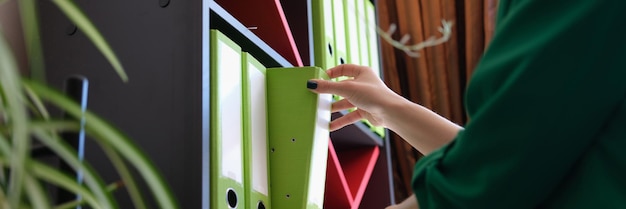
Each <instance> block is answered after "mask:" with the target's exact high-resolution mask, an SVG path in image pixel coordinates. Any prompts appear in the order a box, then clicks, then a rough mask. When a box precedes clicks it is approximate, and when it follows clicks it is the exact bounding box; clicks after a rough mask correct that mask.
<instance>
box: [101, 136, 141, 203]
mask: <svg viewBox="0 0 626 209" xmlns="http://www.w3.org/2000/svg"><path fill="white" fill-rule="evenodd" d="M98 144H100V147H102V150H103V151H104V153H105V154H106V155H107V157H109V159H110V160H111V163H112V164H113V166H114V167H115V169H116V170H117V172H118V173H119V174H120V177H122V181H124V182H125V183H126V188H127V190H128V194H129V195H130V198H131V200H132V201H133V204H134V205H135V209H146V203H145V202H144V200H143V198H142V197H141V193H140V192H139V189H138V187H137V183H135V179H134V178H133V175H131V174H130V171H129V170H128V167H126V163H124V159H122V157H120V155H119V154H118V153H117V152H116V151H115V149H113V148H112V147H111V146H110V145H109V144H107V143H104V142H100V141H99V143H98Z"/></svg>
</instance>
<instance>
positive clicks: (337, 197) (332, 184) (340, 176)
mask: <svg viewBox="0 0 626 209" xmlns="http://www.w3.org/2000/svg"><path fill="white" fill-rule="evenodd" d="M328 149H329V150H328V168H327V174H326V189H325V191H326V193H325V199H324V207H325V208H352V209H357V208H359V206H360V205H361V200H362V199H363V196H364V194H365V191H366V188H367V187H368V183H369V181H370V178H371V176H372V173H373V172H374V167H375V165H376V162H377V160H378V158H379V155H380V151H379V147H378V146H372V147H360V148H356V149H350V150H344V151H338V150H336V149H335V148H334V146H333V143H332V141H331V142H330V143H329V146H328Z"/></svg>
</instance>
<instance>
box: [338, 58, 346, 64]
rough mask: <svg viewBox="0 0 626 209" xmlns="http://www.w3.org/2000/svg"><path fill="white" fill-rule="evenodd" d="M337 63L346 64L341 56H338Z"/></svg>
mask: <svg viewBox="0 0 626 209" xmlns="http://www.w3.org/2000/svg"><path fill="white" fill-rule="evenodd" d="M339 63H341V64H342V65H343V64H346V61H345V60H343V57H342V58H339Z"/></svg>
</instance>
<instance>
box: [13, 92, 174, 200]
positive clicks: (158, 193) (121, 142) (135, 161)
mask: <svg viewBox="0 0 626 209" xmlns="http://www.w3.org/2000/svg"><path fill="white" fill-rule="evenodd" d="M23 82H24V83H25V84H26V85H27V86H28V87H30V88H31V89H33V91H34V92H35V93H37V94H38V95H40V96H41V98H42V99H44V100H46V101H49V102H51V103H52V104H54V105H56V106H57V107H59V108H61V109H63V110H65V111H66V112H67V113H69V114H70V115H72V116H74V117H77V118H78V117H80V116H81V115H82V111H81V108H80V107H79V106H78V104H76V103H75V102H73V101H72V100H70V99H69V98H67V97H65V96H64V95H62V94H61V93H59V92H57V91H55V90H53V89H50V88H47V87H46V86H44V85H42V84H39V83H36V82H32V81H27V80H25V81H23ZM85 121H86V122H85V129H86V131H87V133H89V134H90V135H91V136H93V137H94V138H95V139H96V140H100V141H102V142H105V143H108V144H110V145H111V146H112V147H113V148H114V149H115V150H117V151H118V152H119V153H120V154H121V155H122V156H124V158H126V160H128V161H129V162H130V164H131V165H133V166H134V167H135V168H136V169H137V171H139V173H140V174H141V176H142V177H143V178H144V180H145V181H146V182H147V185H148V186H149V187H150V191H151V192H152V193H153V194H154V196H155V199H156V200H157V202H158V203H159V205H160V206H161V208H167V209H175V208H178V206H177V204H176V202H175V200H174V198H173V195H172V194H171V190H170V189H169V188H168V187H167V184H166V183H165V182H164V181H163V178H162V177H161V175H159V174H160V173H159V172H158V170H157V169H156V168H155V166H154V164H152V162H151V161H149V160H148V158H147V157H146V155H145V154H144V153H143V152H142V151H141V150H140V149H139V148H137V146H136V145H135V144H134V143H132V141H131V140H130V139H128V138H127V137H126V136H124V135H123V134H121V133H120V131H118V130H117V129H115V128H113V126H111V125H109V124H108V123H107V122H105V121H104V120H103V119H101V118H99V117H98V116H96V115H95V114H93V113H91V112H90V111H86V112H85Z"/></svg>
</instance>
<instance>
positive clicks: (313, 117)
mask: <svg viewBox="0 0 626 209" xmlns="http://www.w3.org/2000/svg"><path fill="white" fill-rule="evenodd" d="M314 78H318V79H328V76H327V75H326V73H325V71H323V70H322V69H321V68H319V67H300V68H268V69H267V98H268V114H269V115H268V117H269V140H270V193H271V194H272V197H271V201H272V207H274V208H279V209H282V208H298V209H304V208H306V209H322V207H323V204H324V189H325V180H326V165H327V159H328V143H329V127H328V126H329V123H330V116H331V112H330V108H331V102H332V97H331V95H330V94H316V93H313V92H311V91H309V90H308V89H307V88H306V82H307V80H309V79H314Z"/></svg>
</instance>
